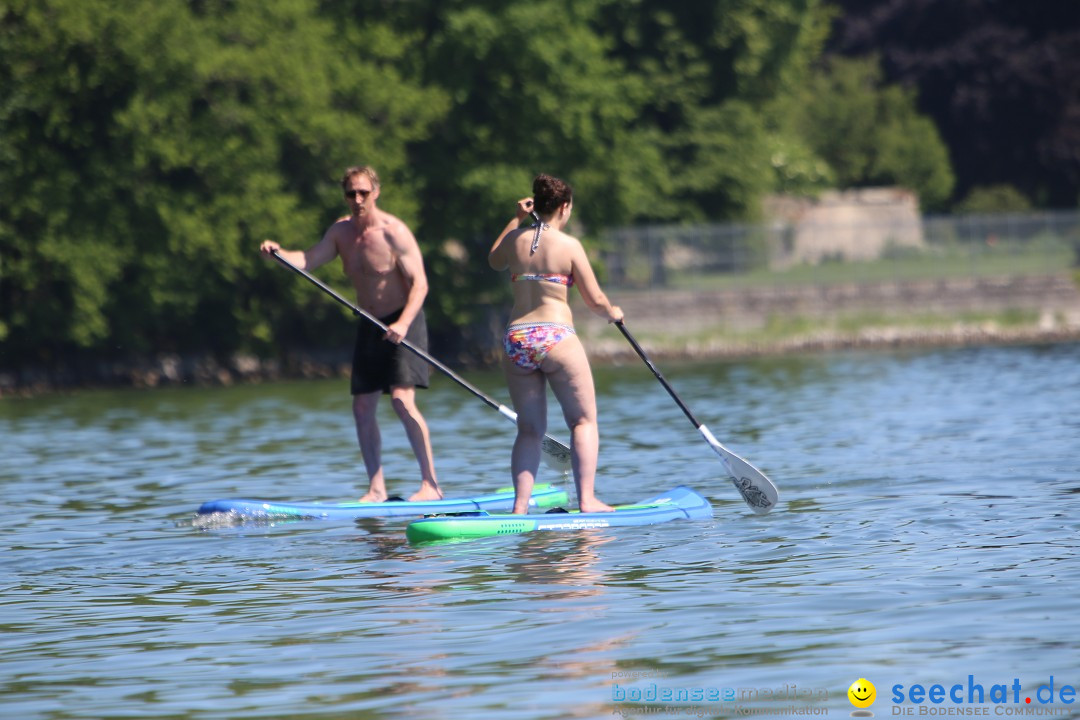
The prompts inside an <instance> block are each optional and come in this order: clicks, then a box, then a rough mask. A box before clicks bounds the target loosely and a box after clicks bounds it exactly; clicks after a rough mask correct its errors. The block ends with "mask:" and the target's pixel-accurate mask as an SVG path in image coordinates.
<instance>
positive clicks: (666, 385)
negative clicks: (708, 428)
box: [615, 320, 701, 430]
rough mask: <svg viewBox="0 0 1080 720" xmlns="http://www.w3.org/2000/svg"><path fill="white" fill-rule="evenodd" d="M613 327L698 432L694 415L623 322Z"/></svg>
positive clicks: (620, 321) (697, 423)
mask: <svg viewBox="0 0 1080 720" xmlns="http://www.w3.org/2000/svg"><path fill="white" fill-rule="evenodd" d="M615 326H616V327H618V328H619V331H620V332H622V334H623V335H624V336H625V337H626V340H627V342H629V343H630V347H632V348H634V352H636V353H637V354H638V355H639V356H640V357H641V359H642V360H644V361H645V364H646V365H648V366H649V369H650V370H652V372H653V375H655V376H656V379H657V380H659V381H660V384H661V385H663V386H664V389H665V390H667V391H668V394H669V395H671V398H672V399H673V400H674V401H675V404H676V405H678V406H679V407H680V408H681V409H682V411H683V412H684V413H686V417H688V418H690V422H692V423H694V427H695V428H698V429H699V430H700V429H701V423H700V422H698V419H697V418H696V417H694V413H692V412H690V408H688V407H686V403H684V402H683V401H682V398H680V397H679V396H678V394H677V393H676V392H675V389H674V388H672V387H671V384H670V383H668V381H667V379H666V378H664V376H663V375H662V374H661V372H660V371H659V370H657V369H656V366H655V365H653V363H652V360H650V359H649V356H648V355H646V354H645V351H644V350H642V349H641V346H640V345H638V341H637V340H635V339H634V336H633V335H631V334H630V331H629V330H627V329H626V325H623V321H622V320H616V321H615Z"/></svg>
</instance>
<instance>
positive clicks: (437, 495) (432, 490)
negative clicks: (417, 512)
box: [409, 480, 443, 502]
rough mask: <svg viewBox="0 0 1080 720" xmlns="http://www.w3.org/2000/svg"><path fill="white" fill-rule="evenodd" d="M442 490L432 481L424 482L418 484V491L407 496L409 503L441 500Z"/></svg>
mask: <svg viewBox="0 0 1080 720" xmlns="http://www.w3.org/2000/svg"><path fill="white" fill-rule="evenodd" d="M442 499H443V494H442V490H441V489H440V488H439V484H438V483H437V482H435V481H433V480H424V481H423V482H421V483H420V489H419V490H417V491H416V492H415V493H413V494H412V495H410V496H409V502H424V501H425V500H442Z"/></svg>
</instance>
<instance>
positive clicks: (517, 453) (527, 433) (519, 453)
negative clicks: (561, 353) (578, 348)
mask: <svg viewBox="0 0 1080 720" xmlns="http://www.w3.org/2000/svg"><path fill="white" fill-rule="evenodd" d="M503 369H504V371H505V373H506V386H507V389H508V390H509V391H510V400H511V401H512V402H513V405H514V412H516V413H517V416H518V418H517V427H518V431H517V437H516V438H515V439H514V450H513V452H512V453H511V454H510V474H511V476H512V477H513V479H514V512H515V513H527V512H529V498H531V497H532V489H533V483H534V482H535V481H536V473H537V472H538V471H539V469H540V443H541V441H542V440H543V437H544V433H545V432H546V431H547V395H546V394H545V384H544V376H543V374H541V373H540V372H539V371H537V370H525V369H523V368H520V367H518V366H517V365H515V364H514V363H513V361H511V360H510V359H509V358H507V357H503Z"/></svg>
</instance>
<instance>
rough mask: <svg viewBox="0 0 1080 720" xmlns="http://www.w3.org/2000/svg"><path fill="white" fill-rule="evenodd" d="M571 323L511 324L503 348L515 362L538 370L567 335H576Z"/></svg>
mask: <svg viewBox="0 0 1080 720" xmlns="http://www.w3.org/2000/svg"><path fill="white" fill-rule="evenodd" d="M576 334H577V333H576V332H574V328H572V327H570V326H569V325H563V324H561V323H553V322H541V323H521V324H517V325H510V326H509V327H507V328H506V335H504V336H503V348H504V349H505V350H506V354H507V356H508V357H509V358H510V359H511V360H513V361H514V364H515V365H517V366H518V367H519V368H523V369H525V370H538V369H539V368H540V363H542V362H544V358H546V357H547V355H548V353H549V352H551V348H553V347H555V346H556V345H558V344H559V341H560V340H562V339H563V338H564V337H566V336H567V335H576Z"/></svg>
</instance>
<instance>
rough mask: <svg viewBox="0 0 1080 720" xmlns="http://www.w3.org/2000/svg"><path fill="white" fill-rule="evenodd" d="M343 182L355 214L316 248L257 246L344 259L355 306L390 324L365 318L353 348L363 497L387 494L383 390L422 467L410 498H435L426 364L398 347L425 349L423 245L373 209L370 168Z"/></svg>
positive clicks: (300, 256) (307, 264) (295, 259)
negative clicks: (420, 395)
mask: <svg viewBox="0 0 1080 720" xmlns="http://www.w3.org/2000/svg"><path fill="white" fill-rule="evenodd" d="M341 187H342V189H343V190H344V191H345V202H346V203H347V204H348V206H349V211H350V213H349V215H348V216H346V217H343V218H341V219H340V220H338V221H337V222H335V223H334V224H333V225H331V226H330V229H329V230H327V231H326V234H325V235H323V238H322V240H320V241H319V242H318V243H316V244H315V245H314V246H313V247H311V248H310V249H308V250H282V249H281V246H280V245H279V244H278V243H276V242H274V241H273V240H264V241H263V243H262V245H261V246H260V248H259V249H260V250H261V251H262V252H263V253H264V254H266V255H268V256H269V255H271V254H272V253H273V252H274V251H275V250H276V251H278V254H279V255H280V256H281V257H282V258H284V259H285V260H287V261H289V262H290V263H292V264H293V265H295V266H296V267H298V268H300V269H302V270H309V271H310V270H313V269H315V268H317V267H319V266H320V265H325V264H326V263H328V262H330V261H331V260H333V259H334V258H335V257H340V258H341V263H342V266H343V268H344V269H345V274H346V275H347V276H348V277H349V279H350V280H352V284H353V287H354V288H355V290H356V300H357V304H358V305H359V306H360V308H362V309H363V310H365V311H367V312H369V313H370V314H372V315H374V316H375V317H377V318H379V320H381V321H382V323H383V324H384V325H386V326H387V330H386V331H385V332H383V330H382V329H381V328H379V327H378V326H377V325H376V324H375V323H373V322H369V321H368V320H366V319H361V320H360V325H359V327H358V329H357V336H356V347H355V349H354V351H353V368H352V381H351V391H352V395H353V417H354V419H355V420H356V437H357V440H358V441H359V443H360V452H361V454H362V455H363V458H364V466H365V468H366V470H367V474H368V480H369V483H370V485H369V488H368V491H367V493H366V494H365V495H364V496H363V497H361V498H360V501H361V502H382V501H384V500H386V499H387V492H386V479H385V477H384V476H383V467H382V440H381V434H380V432H379V425H378V422H377V420H376V411H377V410H378V405H379V398H380V397H381V396H382V395H389V396H390V399H391V403H392V405H393V408H394V411H395V412H396V413H397V415H398V417H399V418H400V419H401V423H402V425H403V426H404V427H405V433H406V435H407V436H408V438H409V444H410V445H411V446H412V449H413V452H414V453H415V455H416V460H417V462H418V463H419V465H420V489H419V490H418V491H417V492H416V493H414V494H413V495H412V496H410V497H409V500H437V499H440V498H442V490H441V489H440V488H439V483H438V480H437V479H436V477H435V463H434V460H433V459H432V452H431V438H430V435H429V433H428V426H427V422H426V421H425V420H424V416H423V415H422V414H421V413H420V410H419V408H418V407H417V405H416V388H417V387H422V388H426V387H427V386H428V374H429V368H428V365H427V363H426V362H425V361H424V360H422V359H421V358H420V357H418V356H416V355H415V354H414V353H412V352H409V351H408V350H406V349H405V348H403V347H402V346H401V345H400V343H401V341H402V340H408V342H409V344H411V345H413V346H415V347H418V348H420V349H422V350H425V351H426V350H427V340H428V337H427V323H426V322H425V319H424V310H423V305H424V298H425V297H426V296H427V291H428V283H427V275H426V274H425V272H424V261H423V258H422V257H421V254H420V245H419V244H418V243H417V242H416V238H415V237H413V234H412V232H411V231H410V230H409V228H408V227H407V226H406V225H405V223H404V222H402V221H401V220H400V219H399V218H397V217H394V216H393V215H391V214H390V213H388V212H384V211H382V210H380V209H379V208H378V207H376V201H377V200H378V198H379V189H380V188H379V176H378V175H377V174H376V172H375V170H374V169H373V168H371V167H368V166H366V165H363V166H356V167H351V168H349V169H348V170H346V171H345V174H344V176H343V177H342V179H341Z"/></svg>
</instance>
